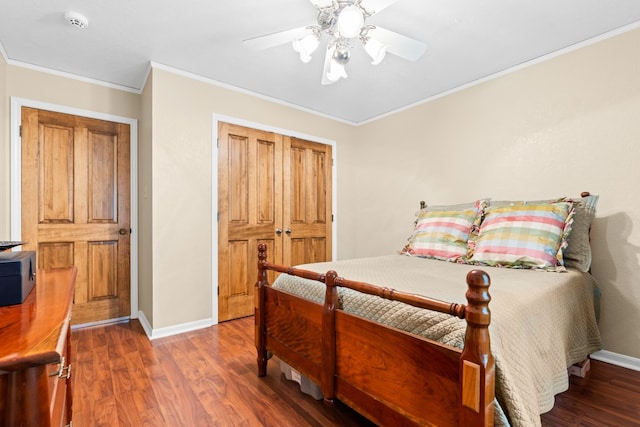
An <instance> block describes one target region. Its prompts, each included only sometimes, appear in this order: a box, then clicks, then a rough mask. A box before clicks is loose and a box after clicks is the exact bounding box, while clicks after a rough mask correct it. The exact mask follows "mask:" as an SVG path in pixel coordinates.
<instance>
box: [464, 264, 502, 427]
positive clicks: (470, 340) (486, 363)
mask: <svg viewBox="0 0 640 427" xmlns="http://www.w3.org/2000/svg"><path fill="white" fill-rule="evenodd" d="M490 284H491V280H490V279H489V275H488V274H487V273H485V272H484V271H482V270H472V271H470V272H469V273H468V274H467V285H468V289H467V293H466V297H467V301H468V304H467V309H466V310H465V318H466V320H467V333H466V335H465V339H464V349H463V351H462V356H461V358H460V375H461V377H462V400H461V401H462V411H461V415H462V419H461V423H460V425H491V423H492V420H493V419H494V406H493V400H494V396H495V362H494V360H493V355H492V354H491V342H490V339H489V324H490V323H491V311H490V310H489V302H490V301H491V296H490V295H489V286H490ZM490 420H491V421H490Z"/></svg>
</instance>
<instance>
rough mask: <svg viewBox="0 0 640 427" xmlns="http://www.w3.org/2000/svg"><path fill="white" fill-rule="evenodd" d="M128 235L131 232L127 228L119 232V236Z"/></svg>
mask: <svg viewBox="0 0 640 427" xmlns="http://www.w3.org/2000/svg"><path fill="white" fill-rule="evenodd" d="M128 233H129V230H127V229H126V228H121V229H120V230H118V234H121V235H123V236H124V235H125V234H128Z"/></svg>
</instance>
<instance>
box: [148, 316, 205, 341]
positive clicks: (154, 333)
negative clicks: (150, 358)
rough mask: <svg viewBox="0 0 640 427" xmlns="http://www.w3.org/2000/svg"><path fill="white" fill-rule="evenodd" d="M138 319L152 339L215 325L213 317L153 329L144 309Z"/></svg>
mask: <svg viewBox="0 0 640 427" xmlns="http://www.w3.org/2000/svg"><path fill="white" fill-rule="evenodd" d="M138 320H139V321H140V324H141V325H142V329H144V332H145V334H147V337H148V338H149V339H150V340H155V339H157V338H164V337H170V336H171V335H178V334H183V333H185V332H191V331H195V330H198V329H204V328H208V327H209V326H211V325H213V322H212V320H211V319H202V320H196V321H195V322H188V323H182V324H180V325H175V326H168V327H166V328H156V329H153V328H152V327H151V324H150V323H149V321H148V320H147V317H146V316H145V315H144V313H143V312H142V311H140V312H139V313H138Z"/></svg>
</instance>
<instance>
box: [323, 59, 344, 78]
mask: <svg viewBox="0 0 640 427" xmlns="http://www.w3.org/2000/svg"><path fill="white" fill-rule="evenodd" d="M340 78H344V79H346V78H347V72H346V71H345V69H344V65H342V64H338V63H337V62H336V61H335V60H333V59H332V60H331V64H330V65H329V71H328V72H327V79H328V80H329V81H331V82H337V81H338V80H340Z"/></svg>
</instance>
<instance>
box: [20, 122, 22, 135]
mask: <svg viewBox="0 0 640 427" xmlns="http://www.w3.org/2000/svg"><path fill="white" fill-rule="evenodd" d="M20 138H22V125H20Z"/></svg>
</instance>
